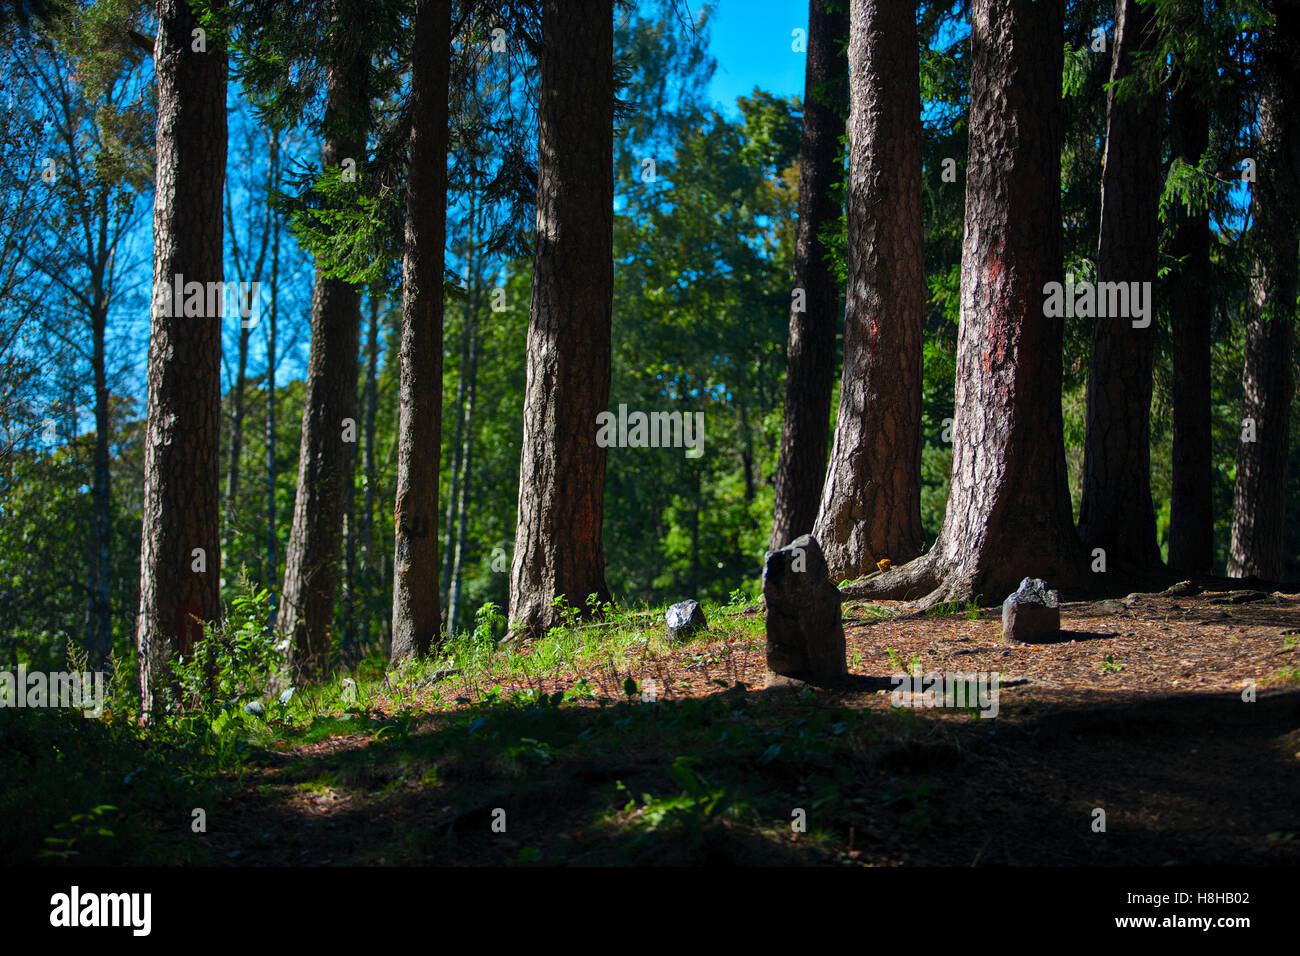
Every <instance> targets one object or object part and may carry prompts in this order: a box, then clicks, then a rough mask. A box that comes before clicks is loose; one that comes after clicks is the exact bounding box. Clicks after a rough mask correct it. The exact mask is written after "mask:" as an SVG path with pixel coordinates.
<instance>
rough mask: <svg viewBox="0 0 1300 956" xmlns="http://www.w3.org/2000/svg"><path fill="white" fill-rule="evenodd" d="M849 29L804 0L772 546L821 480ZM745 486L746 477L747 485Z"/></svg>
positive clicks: (811, 503)
mask: <svg viewBox="0 0 1300 956" xmlns="http://www.w3.org/2000/svg"><path fill="white" fill-rule="evenodd" d="M848 29H849V21H848V17H846V16H845V15H844V14H842V13H838V12H832V11H828V10H827V9H826V0H810V2H809V4H808V53H807V61H806V64H805V67H804V96H803V135H802V139H801V140H800V143H799V219H798V226H797V233H796V236H795V250H794V288H795V296H796V297H801V298H802V301H800V299H799V298H795V300H794V301H792V304H791V310H790V338H789V344H788V346H787V349H786V364H785V408H784V413H783V419H782V425H781V452H780V456H779V458H778V459H777V470H776V500H775V507H774V511H773V515H772V537H771V541H770V543H769V545H768V549H769V550H771V551H776V550H778V549H780V548H783V547H785V546H786V545H787V544H789V543H790V541H791V540H793V539H794V538H797V537H799V535H801V534H807V533H808V532H809V531H811V530H812V527H813V523H814V522H815V521H816V520H817V505H818V502H819V501H820V499H821V491H822V481H823V479H824V478H825V477H826V445H827V440H828V436H827V433H828V431H829V429H830V405H831V384H832V382H831V380H832V377H833V376H834V374H835V329H836V325H837V324H838V318H839V315H838V307H839V301H840V292H839V287H838V284H837V283H836V281H835V275H834V270H833V268H832V266H831V263H830V260H829V250H827V248H826V245H825V243H824V242H823V241H822V231H823V230H824V229H826V228H827V227H828V226H830V225H831V224H833V223H835V222H836V221H837V220H838V219H839V216H840V206H839V203H838V202H836V198H835V196H834V194H833V192H832V187H833V186H834V185H835V184H836V183H837V182H839V181H840V177H841V171H840V169H839V167H838V164H837V163H836V158H837V153H838V152H839V138H840V134H841V133H842V132H843V131H844V124H843V122H842V121H841V120H840V115H839V111H838V110H837V108H836V107H837V106H839V101H841V100H842V99H843V97H844V91H843V87H844V86H845V85H846V80H847V78H848V62H847V60H846V59H845V56H844V54H843V53H842V52H841V50H840V49H839V46H840V44H842V43H843V41H844V40H845V39H846V38H847V36H848ZM913 33H915V30H914V31H913ZM918 102H919V101H918ZM918 109H919V106H918ZM751 487H752V480H751V481H747V483H746V489H749V488H751Z"/></svg>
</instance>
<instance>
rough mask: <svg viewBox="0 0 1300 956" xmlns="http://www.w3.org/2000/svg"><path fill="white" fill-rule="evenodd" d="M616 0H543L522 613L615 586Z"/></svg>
mask: <svg viewBox="0 0 1300 956" xmlns="http://www.w3.org/2000/svg"><path fill="white" fill-rule="evenodd" d="M613 21H614V10H613V0H563V2H561V0H544V3H543V7H542V51H541V85H540V89H539V92H538V104H539V106H538V114H539V115H538V127H539V137H538V157H539V163H538V177H537V252H536V257H535V261H534V266H533V287H532V303H531V310H530V318H529V325H528V379H527V386H526V391H525V399H524V435H523V450H522V453H521V455H520V466H519V508H518V521H517V524H516V529H515V544H514V556H513V560H512V562H511V566H510V623H511V627H512V629H514V630H517V631H522V632H524V633H537V632H539V631H544V630H546V629H547V628H549V627H551V626H553V625H554V624H556V623H557V622H558V621H559V615H558V613H557V610H556V609H555V608H554V607H553V604H552V602H553V601H554V600H555V599H556V598H560V597H562V598H564V599H565V601H566V602H567V603H568V605H569V606H570V607H573V608H579V609H583V610H584V611H585V610H586V608H587V598H588V596H589V595H592V594H594V595H596V599H597V600H598V601H599V602H601V603H604V602H606V601H608V600H609V587H608V585H607V584H606V583H605V550H604V544H603V537H602V527H601V524H602V521H603V519H604V510H605V507H604V506H605V458H606V455H605V449H604V448H602V447H600V446H599V445H598V444H597V442H596V416H597V414H599V413H600V412H602V411H605V410H606V409H607V406H608V405H609V388H610V318H611V313H612V310H613V289H614V264H613V232H614V177H613V167H614V160H613V125H614V56H613V48H614V22H613Z"/></svg>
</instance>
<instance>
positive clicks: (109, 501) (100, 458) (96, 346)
mask: <svg viewBox="0 0 1300 956" xmlns="http://www.w3.org/2000/svg"><path fill="white" fill-rule="evenodd" d="M94 286H95V292H94V295H95V307H94V308H93V310H92V312H91V336H92V339H93V344H92V358H91V363H92V366H93V370H94V371H93V374H94V379H95V451H94V465H93V478H92V484H91V486H90V501H91V511H92V513H93V515H94V520H95V525H94V534H93V535H92V536H91V542H90V544H91V549H92V554H91V579H90V580H91V592H90V633H89V638H90V640H89V642H88V647H87V650H88V652H89V655H90V663H91V664H92V665H93V666H95V667H100V666H102V665H103V664H104V662H105V661H106V660H107V659H108V655H109V653H110V652H111V651H112V650H113V620H112V613H113V608H112V600H111V595H110V583H109V582H110V578H111V575H112V548H113V492H112V485H111V478H110V471H109V449H108V439H109V433H110V428H111V425H110V423H109V418H108V400H109V391H108V355H107V350H106V348H105V335H106V332H107V328H108V308H107V300H106V297H105V295H104V293H103V291H102V282H101V281H99V280H98V279H96V280H95V281H94Z"/></svg>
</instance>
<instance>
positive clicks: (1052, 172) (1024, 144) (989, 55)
mask: <svg viewBox="0 0 1300 956" xmlns="http://www.w3.org/2000/svg"><path fill="white" fill-rule="evenodd" d="M1062 7H1063V3H1062V0H975V3H974V5H973V7H972V11H971V43H972V53H973V55H972V64H971V93H970V102H971V108H970V144H969V157H968V161H967V168H966V226H965V239H964V240H963V242H962V278H961V325H960V328H959V330H958V341H957V381H956V406H957V416H956V422H955V424H954V441H953V462H952V472H951V479H950V487H951V491H950V493H949V496H948V508H947V511H946V513H945V515H944V521H943V526H942V527H941V528H940V530H939V536H938V539H937V540H936V541H935V544H934V547H933V548H931V550H930V551H929V552H928V553H927V554H925V555H923V556H922V557H920V558H918V559H916V560H915V561H912V562H910V563H908V564H907V565H904V566H903V567H901V568H895V569H893V570H891V571H888V572H886V573H885V574H883V575H881V576H880V577H878V578H876V579H874V580H873V581H871V582H869V583H868V584H867V585H864V586H859V587H855V588H848V589H844V593H845V596H847V597H855V596H859V595H870V596H875V597H887V596H893V597H915V596H917V595H924V594H925V593H926V591H928V590H929V591H931V593H930V594H929V595H928V596H926V597H925V598H924V599H923V600H922V601H921V602H920V606H921V607H928V606H931V605H933V604H935V603H938V602H940V601H961V600H967V599H969V598H976V597H977V598H979V599H980V600H981V601H983V602H984V603H992V602H995V601H1001V600H1002V598H1003V597H1005V596H1006V594H1007V593H1009V592H1010V591H1013V590H1014V589H1015V588H1016V586H1017V584H1018V583H1019V581H1020V579H1021V578H1023V577H1025V576H1033V577H1038V578H1043V579H1045V580H1046V581H1047V582H1048V584H1049V585H1051V586H1054V587H1056V586H1073V585H1076V584H1078V583H1080V582H1081V580H1082V578H1083V574H1084V565H1083V561H1082V551H1081V549H1080V547H1079V539H1078V537H1077V535H1076V534H1075V531H1074V521H1073V516H1072V514H1071V508H1070V493H1069V489H1068V487H1067V485H1066V472H1065V446H1064V444H1063V439H1062V426H1061V347H1062V334H1063V333H1062V322H1061V319H1059V318H1049V317H1047V316H1046V315H1045V314H1044V312H1045V308H1044V297H1045V293H1046V291H1047V289H1046V286H1047V283H1049V282H1053V281H1060V279H1061V193H1060V158H1061V138H1062V132H1063V121H1062V119H1063V118H1062V114H1061V64H1062V43H1061V26H1062V18H1063V11H1062ZM931 589H933V590H931Z"/></svg>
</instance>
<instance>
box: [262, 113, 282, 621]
mask: <svg viewBox="0 0 1300 956" xmlns="http://www.w3.org/2000/svg"><path fill="white" fill-rule="evenodd" d="M271 148H272V149H273V150H274V149H279V148H280V138H279V135H278V134H277V133H276V132H274V131H272V133H271ZM271 222H272V226H271V228H272V234H271V302H270V308H269V309H268V315H267V321H266V433H265V435H264V436H263V442H264V445H265V454H266V480H265V483H264V488H263V491H264V493H265V495H266V558H265V564H264V566H263V573H262V583H263V585H264V586H265V587H266V589H267V591H268V592H269V593H270V601H271V607H270V621H269V623H270V624H271V626H274V625H275V618H276V605H275V584H274V582H275V581H277V580H278V579H279V578H278V575H277V573H276V572H277V571H278V570H279V564H280V563H279V558H278V557H277V556H276V551H277V548H278V544H279V542H278V541H277V539H276V534H275V515H276V508H275V364H276V361H277V349H276V341H275V340H276V324H277V323H278V321H279V307H280V220H279V218H278V217H274V216H273V217H272V220H271Z"/></svg>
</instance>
